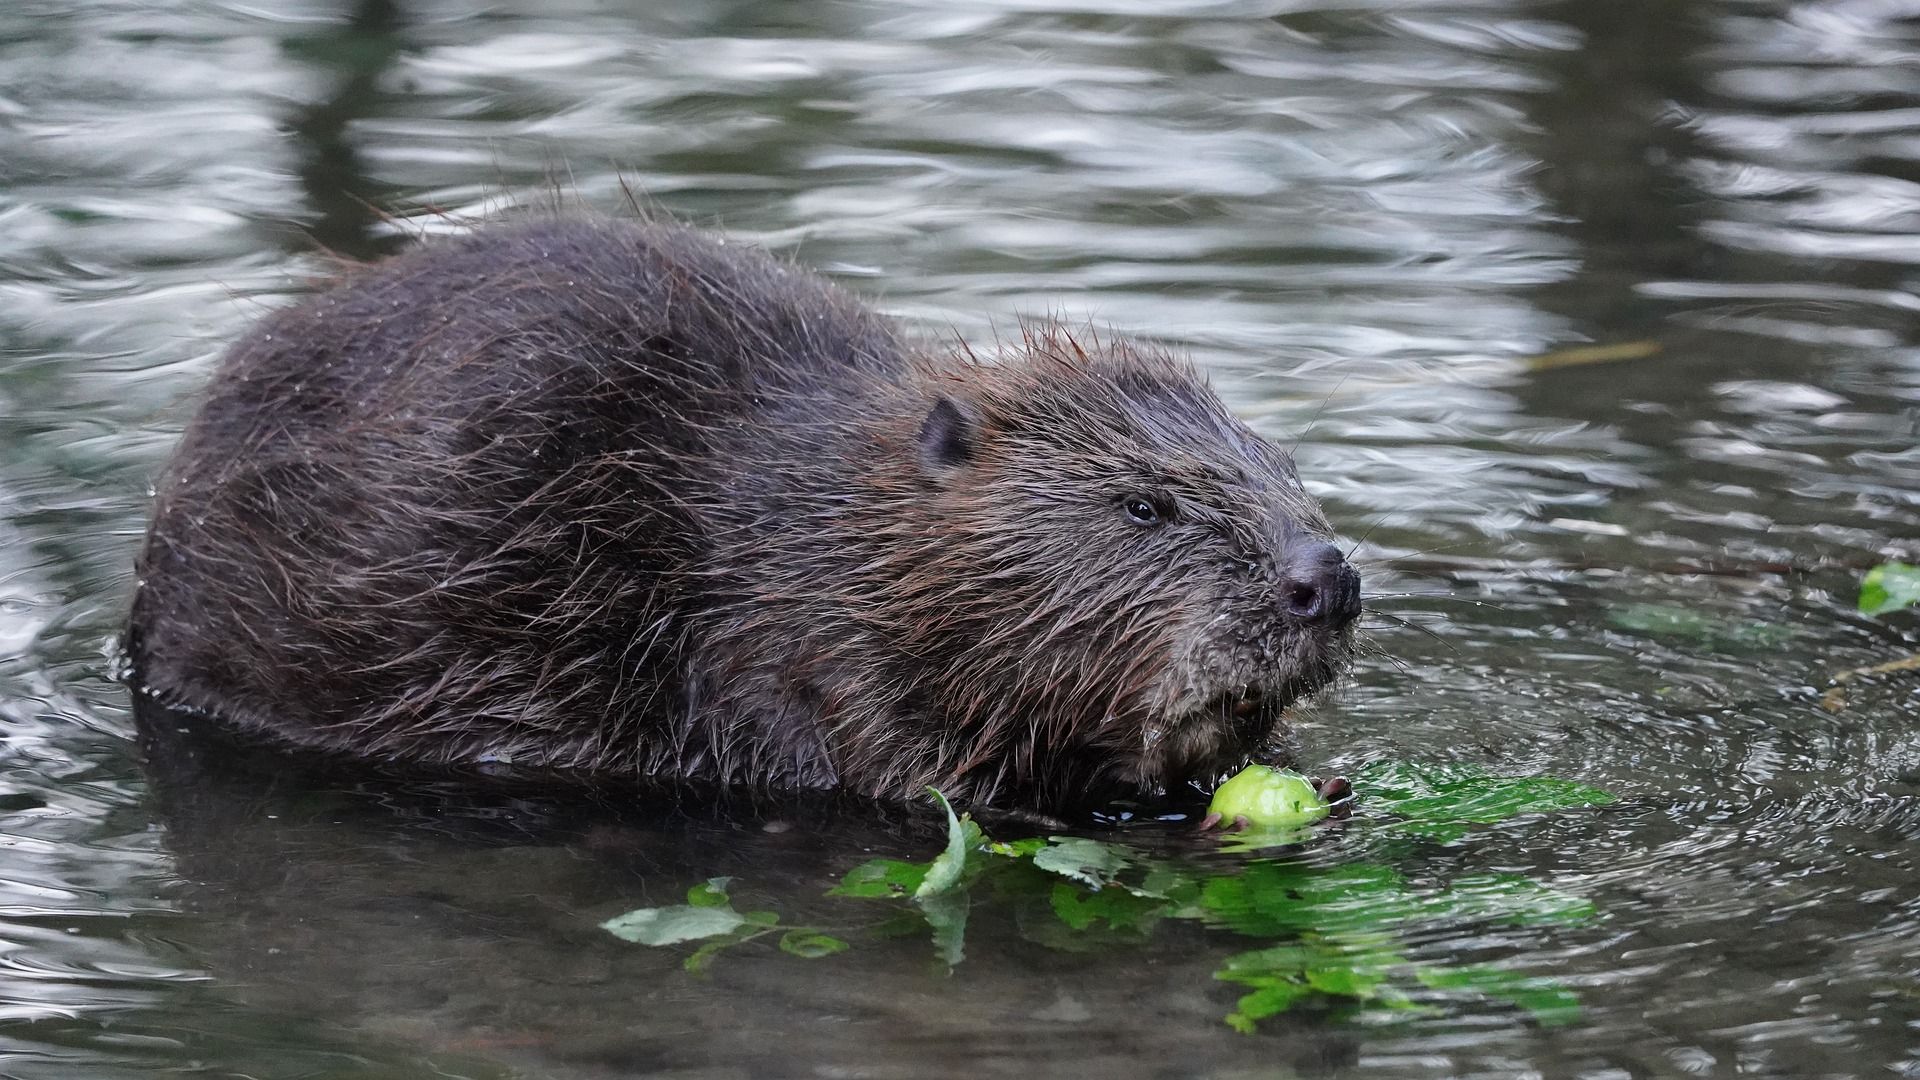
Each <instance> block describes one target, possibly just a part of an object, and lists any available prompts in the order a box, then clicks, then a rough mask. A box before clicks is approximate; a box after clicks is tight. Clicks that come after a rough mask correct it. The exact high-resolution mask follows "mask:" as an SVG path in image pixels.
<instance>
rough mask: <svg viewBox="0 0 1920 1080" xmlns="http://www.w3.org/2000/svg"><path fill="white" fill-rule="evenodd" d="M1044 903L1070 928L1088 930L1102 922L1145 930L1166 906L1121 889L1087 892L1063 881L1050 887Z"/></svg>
mask: <svg viewBox="0 0 1920 1080" xmlns="http://www.w3.org/2000/svg"><path fill="white" fill-rule="evenodd" d="M1047 902H1048V904H1049V906H1051V907H1052V909H1053V914H1054V916H1055V917H1056V918H1058V919H1059V920H1060V921H1061V922H1062V923H1065V924H1066V925H1067V926H1068V927H1069V928H1070V929H1073V930H1088V929H1091V928H1092V927H1093V925H1094V924H1095V923H1096V922H1102V921H1104V922H1105V923H1106V924H1107V925H1108V926H1109V927H1111V928H1112V929H1114V930H1134V931H1142V932H1144V931H1148V930H1151V929H1152V928H1153V924H1154V923H1155V922H1156V921H1158V920H1159V919H1160V917H1161V915H1163V914H1164V913H1165V912H1166V908H1167V905H1166V902H1165V901H1164V900H1159V899H1156V898H1153V897H1146V896H1135V895H1134V894H1133V893H1130V892H1127V891H1126V890H1124V889H1101V890H1098V891H1095V892H1088V891H1086V890H1083V889H1077V888H1075V887H1074V886H1072V885H1069V884H1067V883H1066V882H1064V881H1063V882H1060V883H1059V884H1057V885H1055V886H1054V887H1053V890H1052V892H1051V893H1050V894H1049V895H1048V897H1047ZM1142 936H1144V933H1142Z"/></svg>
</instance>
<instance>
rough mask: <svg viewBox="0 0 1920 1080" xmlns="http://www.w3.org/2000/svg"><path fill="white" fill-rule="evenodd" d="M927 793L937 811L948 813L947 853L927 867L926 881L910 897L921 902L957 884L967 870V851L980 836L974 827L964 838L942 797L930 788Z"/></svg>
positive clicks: (955, 816)
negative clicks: (969, 834)
mask: <svg viewBox="0 0 1920 1080" xmlns="http://www.w3.org/2000/svg"><path fill="white" fill-rule="evenodd" d="M927 792H928V793H929V794H931V795H932V796H933V799H934V801H935V802H937V803H939V804H940V809H942V810H945V811H946V812H947V849H946V850H945V851H943V852H941V853H940V854H939V855H937V856H935V858H934V860H933V863H932V864H931V865H929V866H928V867H927V875H926V877H924V878H922V879H921V881H920V885H919V887H918V888H916V889H914V890H913V895H914V896H915V897H917V898H919V899H922V900H924V899H926V898H927V897H930V896H938V895H940V894H941V893H944V892H946V891H948V890H949V889H952V888H953V887H954V886H955V885H958V884H959V883H960V872H961V871H963V870H965V869H966V867H967V851H968V849H969V848H971V847H972V845H973V843H975V842H978V839H979V835H980V827H979V826H977V825H976V826H974V831H973V836H972V837H969V836H968V835H967V830H966V828H965V827H964V826H962V825H961V823H960V818H959V817H958V816H957V815H955V814H954V812H953V807H952V805H950V804H949V803H948V802H947V797H946V796H945V795H942V794H940V792H938V791H937V790H935V789H933V788H928V789H927ZM969 824H971V823H969Z"/></svg>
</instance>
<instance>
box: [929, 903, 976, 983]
mask: <svg viewBox="0 0 1920 1080" xmlns="http://www.w3.org/2000/svg"><path fill="white" fill-rule="evenodd" d="M919 903H920V914H921V915H922V916H923V917H924V918H925V919H926V920H927V925H928V926H931V927H933V950H934V952H936V953H938V954H939V956H940V962H941V963H943V964H945V965H946V966H947V967H949V968H952V967H957V966H958V965H959V963H960V961H961V960H964V959H966V955H967V951H966V937H967V894H966V893H964V892H943V893H935V894H934V895H932V896H927V897H922V898H921V899H920V901H919Z"/></svg>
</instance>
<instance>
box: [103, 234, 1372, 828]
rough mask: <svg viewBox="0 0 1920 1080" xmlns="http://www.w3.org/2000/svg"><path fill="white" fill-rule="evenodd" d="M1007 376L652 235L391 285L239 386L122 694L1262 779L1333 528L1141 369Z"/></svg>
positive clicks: (207, 455) (369, 745)
mask: <svg viewBox="0 0 1920 1080" xmlns="http://www.w3.org/2000/svg"><path fill="white" fill-rule="evenodd" d="M1002 353H1003V355H999V356H995V357H992V358H989V359H983V358H979V357H975V356H974V355H972V354H971V353H970V352H968V351H967V350H966V349H964V348H960V347H939V348H928V347H925V346H916V345H912V344H909V343H908V342H907V341H905V340H904V339H903V338H902V337H901V336H900V335H899V334H898V332H897V331H896V329H895V328H894V326H893V325H892V324H891V323H889V322H888V321H886V320H884V319H882V318H881V317H880V316H878V315H876V314H874V313H873V312H871V311H870V310H869V309H867V308H866V307H864V306H863V305H861V304H860V303H858V302H857V301H855V300H854V299H852V298H851V297H849V296H847V295H846V294H844V293H842V292H840V291H839V290H837V289H835V288H833V287H832V286H830V285H828V284H826V283H824V282H823V281H821V280H819V279H818V278H815V277H813V276H811V275H809V274H806V273H804V272H801V271H798V270H795V269H793V268H790V267H787V266H785V265H782V264H780V263H778V262H776V261H775V260H772V259H770V258H768V257H766V256H765V255H762V254H760V253H758V252H754V251H751V250H747V249H743V248H739V247H736V246H732V245H724V244H721V243H718V242H716V241H714V240H713V239H711V238H710V237H708V236H705V235H703V234H700V233H698V232H695V231H692V230H687V229H682V228H677V227H673V226H669V225H661V224H630V223H612V222H593V221H564V220H556V221H545V222H539V223H533V224H521V225H516V226H510V227H497V228H494V229H491V230H485V231H482V232H480V233H479V234H477V235H475V236H472V237H469V238H466V239H462V240H458V241H450V242H444V243H439V244H433V245H430V246H428V247H425V248H423V249H420V250H418V251H415V252H413V253H409V254H407V255H404V256H401V257H399V258H396V259H393V260H390V261H388V262H386V263H383V264H381V265H380V266H378V267H377V268H374V269H372V270H370V271H367V272H364V273H362V274H359V275H356V276H355V277H354V278H353V279H352V280H351V281H349V282H347V283H346V284H344V285H343V286H341V287H339V288H336V289H334V290H332V291H329V292H326V293H323V294H321V295H320V296H318V297H316V298H314V299H312V300H310V301H308V302H306V303H304V304H301V305H298V306H296V307H293V308H290V309H287V310H284V311H281V312H279V313H277V314H275V315H273V316H271V317H270V318H268V319H266V320H265V321H264V322H263V323H262V324H261V325H260V326H258V327H257V328H256V329H255V330H254V331H253V332H252V333H251V334H250V335H249V336H248V337H247V338H246V339H244V340H243V341H241V342H240V343H238V344H237V345H236V346H235V347H234V348H233V349H232V351H231V352H230V353H229V354H228V356H227V357H226V359H225V361H224V362H223V363H222V365H221V367H220V369H219V371H218V373H217V374H216V376H215V378H214V381H213V385H212V388H211V390H210V392H209V395H208V398H207V400H206V402H205V404H204V406H203V408H202V410H201V412H200V414H199V415H198V417H196V419H195V420H194V421H193V423H192V424H191V425H190V427H189V429H188V432H187V434H186V436H185V438H184V439H183V441H182V444H181V447H180V449H179V451H178V453H177V455H176V457H175V459H174V461H173V463H172V464H171V466H170V467H169V469H168V471H167V474H166V476H165V478H164V481H163V483H162V486H161V489H160V494H159V499H158V503H157V506H156V510H155V517H154V523H153V527H152V530H151V533H150V535H149V537H148V541H147V545H146V547H145V549H144V551H143V552H142V554H141V557H140V565H139V576H140V588H139V592H138V595H137V598H136V601H135V605H134V614H133V622H132V633H131V635H130V639H129V644H130V652H131V656H132V660H133V666H134V672H135V675H136V678H137V681H138V682H139V684H140V685H141V686H142V687H143V688H145V689H146V690H147V691H149V692H150V693H152V694H153V695H154V696H156V697H157V698H158V699H160V700H161V701H164V702H167V703H170V704H174V705H178V706H183V707H188V708H193V709H198V710H202V711H205V712H208V713H211V714H214V715H216V716H218V717H220V718H222V719H225V720H227V721H228V722H231V723H234V724H237V725H240V726H242V727H244V728H248V729H252V730H256V731H261V732H266V733H270V734H272V735H274V736H277V737H279V738H282V739H285V740H289V741H291V742H294V743H299V744H304V745H309V746H317V747H325V748H330V749H336V750H347V751H351V752H356V753H364V754H373V755H383V756H391V757H397V758H407V759H418V760H431V761H471V760H482V759H493V760H509V761H512V762H515V763H518V764H529V765H540V766H553V767H561V768H579V769H588V770H596V771H605V772H615V773H625V774H643V775H658V776H669V777H686V778H700V779H710V780H717V781H721V782H724V783H744V784H755V785H764V786H775V787H836V786H838V787H844V788H847V789H850V790H854V791H858V792H861V793H865V794H871V795H879V796H886V797H893V796H906V795H913V794H917V793H918V791H919V789H920V788H921V787H922V786H924V785H928V784H932V785H935V786H938V787H940V788H941V789H942V790H944V791H946V792H947V793H948V794H949V795H950V796H952V797H954V798H955V799H956V800H958V801H962V802H971V803H978V804H994V805H1003V806H1018V807H1028V808H1033V809H1038V810H1056V809H1061V808H1064V807H1068V806H1073V805H1076V804H1079V803H1081V802H1083V801H1084V800H1085V799H1087V798H1090V797H1093V796H1094V795H1095V794H1096V793H1106V792H1110V791H1112V790H1115V789H1143V790H1148V791H1151V790H1155V789H1159V788H1163V787H1165V786H1167V785H1169V784H1177V783H1179V782H1181V781H1182V780H1185V779H1188V778H1199V779H1210V778H1211V777H1212V776H1213V775H1214V774H1217V773H1218V772H1219V771H1220V770H1222V769H1226V768H1232V767H1234V766H1236V765H1238V764H1239V763H1240V762H1243V761H1244V760H1245V759H1246V758H1247V757H1248V756H1249V755H1250V754H1257V753H1259V752H1260V751H1261V750H1262V748H1263V747H1265V746H1266V745H1267V744H1268V743H1269V741H1270V740H1271V738H1272V737H1273V735H1274V733H1275V732H1276V730H1277V725H1278V724H1279V714H1278V710H1279V708H1280V707H1282V706H1284V705H1285V704H1286V703H1287V702H1288V701H1290V700H1291V699H1292V698H1294V697H1296V696H1299V695H1300V694H1303V693H1308V692H1311V691H1312V690H1314V689H1316V688H1318V687H1319V686H1320V685H1322V684H1324V683H1325V682H1326V681H1328V680H1329V679H1330V678H1331V677H1332V676H1333V674H1334V673H1335V671H1336V670H1337V668H1338V667H1339V666H1340V665H1341V664H1342V663H1343V662H1344V661H1345V658H1346V657H1347V655H1348V653H1349V652H1350V650H1351V645H1350V641H1349V636H1348V631H1346V630H1345V629H1344V628H1343V627H1341V626H1335V627H1332V628H1330V629H1329V628H1320V629H1316V628H1313V627H1305V626H1301V625H1298V623H1297V620H1289V619H1288V618H1286V617H1285V614H1284V612H1282V611H1281V610H1280V607H1279V606H1278V605H1276V602H1275V597H1276V593H1277V590H1278V589H1279V588H1280V583H1281V582H1282V581H1283V580H1284V578H1285V576H1286V570H1285V566H1284V562H1285V552H1286V551H1287V550H1288V545H1289V544H1290V543H1294V542H1295V541H1296V540H1297V539H1298V538H1302V537H1305V538H1315V537H1320V538H1324V537H1326V536H1327V535H1328V534H1329V529H1328V526H1327V524H1326V522H1325V520H1324V519H1323V518H1322V517H1321V515H1320V512H1319V510H1318V508H1317V507H1316V506H1315V504H1314V502H1313V500H1312V499H1311V498H1310V497H1309V496H1308V495H1306V493H1305V492H1304V491H1303V490H1302V489H1301V487H1300V485H1299V481H1298V479H1297V477H1296V476H1295V475H1294V472H1293V467H1292V463H1291V461H1290V460H1289V458H1288V457H1287V455H1286V454H1284V453H1283V452H1281V451H1280V450H1278V449H1277V448H1275V447H1274V446H1273V445H1272V444H1270V443H1268V442H1266V441H1265V440H1263V439H1261V438H1259V437H1258V436H1257V435H1255V434H1254V433H1253V432H1251V431H1250V430H1249V429H1247V428H1246V427H1245V426H1244V425H1243V424H1241V423H1240V422H1239V421H1237V420H1235V419H1234V418H1233V417H1232V416H1231V415H1230V414H1228V413H1227V411H1226V410H1225V408H1224V407H1223V406H1222V405H1221V404H1220V402H1219V400H1218V399H1217V398H1216V397H1215V396H1214V395H1213V393H1212V392H1211V391H1210V390H1209V389H1207V387H1206V386H1205V384H1204V382H1203V381H1202V380H1201V379H1200V378H1199V377H1198V376H1197V375H1196V374H1195V372H1194V371H1193V370H1192V369H1191V367H1190V366H1189V365H1187V364H1186V363H1185V362H1183V361H1180V360H1177V359H1175V358H1173V357H1170V356H1168V355H1166V354H1165V353H1163V352H1161V351H1158V350H1155V349H1151V348H1147V347H1144V346H1140V345H1135V344H1131V343H1127V342H1124V341H1115V340H1102V339H1101V338H1099V337H1098V336H1097V335H1093V334H1091V333H1069V332H1068V331H1067V330H1065V329H1063V328H1061V327H1059V326H1057V325H1054V324H1050V323H1036V324H1030V325H1028V326H1026V327H1025V328H1024V333H1023V336H1022V338H1021V340H1019V341H1018V342H1014V343H1012V344H1011V346H1010V347H1009V348H1006V349H1004V350H1002ZM1140 497H1145V498H1149V499H1151V500H1152V501H1153V502H1154V504H1155V505H1156V506H1159V507H1162V508H1163V509H1164V510H1165V511H1166V515H1165V518H1164V520H1163V522H1162V523H1161V524H1159V525H1157V526H1154V527H1142V526H1141V525H1139V524H1137V523H1135V522H1133V521H1130V520H1129V519H1128V517H1127V516H1126V514H1125V513H1124V512H1123V507H1124V505H1125V504H1126V502H1127V501H1128V500H1129V499H1133V498H1140ZM1248 687H1253V688H1256V690H1257V692H1258V694H1259V696H1260V698H1261V700H1262V707H1261V709H1260V710H1259V711H1258V713H1257V715H1255V716H1254V717H1252V718H1250V719H1249V718H1244V717H1243V718H1235V717H1233V716H1231V715H1229V714H1228V713H1227V712H1226V711H1225V709H1224V705H1223V702H1224V701H1226V700H1228V699H1230V698H1232V697H1233V696H1234V695H1236V694H1239V693H1241V692H1243V691H1244V690H1246V688H1248Z"/></svg>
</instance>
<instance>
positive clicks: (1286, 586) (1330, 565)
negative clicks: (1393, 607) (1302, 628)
mask: <svg viewBox="0 0 1920 1080" xmlns="http://www.w3.org/2000/svg"><path fill="white" fill-rule="evenodd" d="M1280 606H1281V608H1282V609H1283V610H1284V611H1286V613H1287V614H1288V615H1289V616H1291V617H1292V618H1293V619H1295V620H1296V621H1298V622H1301V623H1304V624H1306V625H1308V626H1310V627H1313V628H1315V629H1321V630H1338V629H1339V628H1341V627H1343V626H1345V625H1347V624H1348V623H1350V622H1352V621H1353V620H1355V619H1357V618H1359V617H1360V575H1359V574H1358V573H1357V572H1355V570H1354V569H1353V567H1352V566H1351V565H1350V564H1348V562H1347V560H1346V558H1345V557H1344V556H1342V555H1341V554H1340V549H1339V548H1336V547H1334V546H1333V545H1332V544H1329V543H1326V542H1325V541H1321V540H1310V541H1302V542H1298V543H1295V544H1294V545H1293V546H1292V547H1291V548H1290V549H1289V550H1288V552H1287V558H1286V564H1285V567H1284V571H1283V573H1282V576H1281V579H1280Z"/></svg>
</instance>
